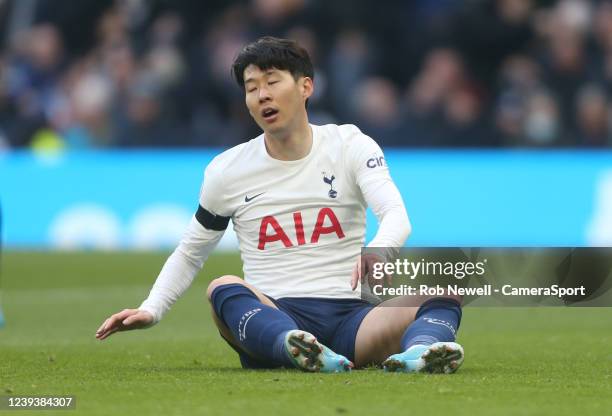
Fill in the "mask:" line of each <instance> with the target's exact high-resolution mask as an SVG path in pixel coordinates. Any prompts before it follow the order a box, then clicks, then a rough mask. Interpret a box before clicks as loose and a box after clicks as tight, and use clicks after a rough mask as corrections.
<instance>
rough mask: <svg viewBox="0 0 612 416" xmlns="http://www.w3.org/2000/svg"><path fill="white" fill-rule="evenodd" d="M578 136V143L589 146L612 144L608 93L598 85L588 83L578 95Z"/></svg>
mask: <svg viewBox="0 0 612 416" xmlns="http://www.w3.org/2000/svg"><path fill="white" fill-rule="evenodd" d="M576 117H577V121H576V125H577V132H576V136H577V139H578V144H579V145H581V146H588V147H602V146H609V145H611V144H612V143H611V141H610V108H609V100H608V98H607V97H606V94H605V92H604V90H603V88H601V87H600V86H598V85H594V84H592V85H586V86H584V87H582V88H581V89H580V91H579V92H578V95H577V97H576Z"/></svg>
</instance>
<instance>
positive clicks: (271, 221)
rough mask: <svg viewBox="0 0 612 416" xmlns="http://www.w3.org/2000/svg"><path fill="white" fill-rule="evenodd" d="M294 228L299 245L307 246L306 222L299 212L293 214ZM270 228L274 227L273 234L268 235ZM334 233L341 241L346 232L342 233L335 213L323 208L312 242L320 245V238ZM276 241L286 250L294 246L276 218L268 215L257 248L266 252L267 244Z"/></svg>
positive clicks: (262, 224) (318, 217)
mask: <svg viewBox="0 0 612 416" xmlns="http://www.w3.org/2000/svg"><path fill="white" fill-rule="evenodd" d="M326 222H329V223H330V225H324V224H325V223H326ZM293 226H294V228H295V238H296V240H297V245H298V246H302V245H304V244H306V238H305V235H304V222H303V221H302V213H301V212H299V211H298V212H294V213H293ZM270 227H272V230H271V233H270V234H268V228H270ZM334 233H335V234H336V236H337V237H338V238H339V239H340V238H344V231H342V226H341V225H340V221H338V218H337V217H336V214H334V211H333V210H332V209H331V208H327V207H325V208H321V210H320V211H319V213H318V214H317V221H316V223H315V226H314V229H313V230H312V234H311V235H310V242H311V243H313V244H314V243H318V242H319V237H321V235H322V234H334ZM275 241H281V242H282V243H283V245H284V246H285V247H286V248H289V247H293V246H294V244H293V242H292V241H291V239H290V238H289V236H288V235H287V233H286V232H285V230H283V227H281V225H280V224H279V223H278V220H277V219H276V218H275V217H274V216H272V215H268V216H266V217H264V218H263V219H262V220H261V224H260V226H259V244H258V245H257V248H258V249H260V250H264V249H265V248H266V244H267V243H273V242H275Z"/></svg>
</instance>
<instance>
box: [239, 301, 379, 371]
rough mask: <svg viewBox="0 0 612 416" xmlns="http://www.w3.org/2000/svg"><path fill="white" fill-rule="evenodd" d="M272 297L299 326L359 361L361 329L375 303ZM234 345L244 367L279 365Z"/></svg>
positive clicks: (280, 308)
mask: <svg viewBox="0 0 612 416" xmlns="http://www.w3.org/2000/svg"><path fill="white" fill-rule="evenodd" d="M268 298H269V299H270V300H271V301H272V302H274V304H275V305H276V307H277V308H278V309H279V310H281V311H283V312H285V313H286V314H287V315H289V317H291V318H292V319H293V320H294V321H295V323H296V325H297V327H298V329H301V330H303V331H306V332H310V333H311V334H313V335H314V336H315V337H317V340H318V341H319V342H321V343H322V344H323V345H325V346H327V347H329V348H331V349H332V350H333V351H334V352H335V353H337V354H341V355H344V356H345V357H346V358H348V359H349V360H351V361H353V362H354V361H355V339H356V338H357V331H358V330H359V326H360V325H361V321H363V318H365V316H366V315H367V314H368V312H370V310H372V308H373V307H374V305H371V304H370V303H368V302H366V301H364V300H361V299H328V298H280V299H273V298H271V297H269V296H268ZM230 345H231V344H230ZM234 349H235V350H236V352H237V353H238V354H239V355H240V363H241V364H242V367H243V368H274V367H278V365H275V363H271V362H265V361H262V360H259V359H255V358H253V357H251V356H249V355H247V354H246V353H244V352H242V351H240V350H238V349H236V348H234Z"/></svg>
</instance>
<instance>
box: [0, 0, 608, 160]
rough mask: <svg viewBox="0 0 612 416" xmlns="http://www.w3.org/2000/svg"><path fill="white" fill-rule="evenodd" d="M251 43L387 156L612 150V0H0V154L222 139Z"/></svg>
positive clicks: (234, 136)
mask: <svg viewBox="0 0 612 416" xmlns="http://www.w3.org/2000/svg"><path fill="white" fill-rule="evenodd" d="M261 35H274V36H280V37H289V38H293V39H296V40H298V41H299V42H300V43H301V44H302V45H303V46H305V47H306V48H307V49H308V51H309V52H310V54H311V57H312V59H313V62H314V64H315V68H316V72H315V96H314V97H313V98H312V99H311V100H310V103H309V111H310V117H311V121H312V122H313V123H315V124H324V123H330V122H333V123H353V124H356V125H358V126H359V127H360V128H361V129H362V130H363V131H364V132H366V133H367V134H369V135H371V136H372V137H374V138H375V139H376V140H377V141H378V142H379V143H381V144H382V145H383V146H410V147H499V146H504V147H517V146H520V147H605V146H610V145H612V138H611V136H612V102H611V99H610V97H611V95H610V93H611V92H612V2H610V1H603V0H602V1H595V0H558V1H557V0H550V1H535V0H463V1H456V0H411V1H405V0H389V1H384V2H378V3H376V2H365V1H363V2H361V1H359V2H355V1H349V0H333V1H322V0H244V1H232V2H230V1H221V0H207V1H200V0H173V1H169V0H122V1H110V0H107V1H100V0H62V1H56V0H27V1H25V0H0V36H1V41H2V44H1V47H0V148H3V149H12V148H23V147H32V148H35V149H36V148H103V147H120V148H129V147H175V146H191V147H198V146H222V147H227V146H232V145H235V144H238V143H241V142H243V141H245V140H248V139H250V138H252V137H254V136H256V135H258V134H259V132H260V131H259V129H258V127H257V126H256V125H255V124H254V122H253V121H252V120H251V119H250V117H249V115H248V112H247V110H246V108H245V106H244V96H243V92H242V90H240V88H239V87H238V86H237V85H236V84H235V82H234V81H233V80H232V78H231V74H230V66H231V63H232V61H233V58H234V57H235V55H236V53H237V52H238V51H239V49H240V48H241V47H242V46H243V45H244V44H246V43H248V42H250V41H252V40H255V39H256V38H258V37H259V36H261Z"/></svg>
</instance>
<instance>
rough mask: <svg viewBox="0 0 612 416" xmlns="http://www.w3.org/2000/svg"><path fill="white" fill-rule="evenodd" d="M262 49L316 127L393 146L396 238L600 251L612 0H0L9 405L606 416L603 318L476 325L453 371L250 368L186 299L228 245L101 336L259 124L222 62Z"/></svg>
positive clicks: (594, 313)
mask: <svg viewBox="0 0 612 416" xmlns="http://www.w3.org/2000/svg"><path fill="white" fill-rule="evenodd" d="M264 34H272V35H277V36H288V37H293V38H295V39H298V40H299V41H300V42H302V43H303V44H304V45H306V47H307V48H308V49H309V51H310V52H311V54H312V56H313V59H314V62H315V66H316V76H315V86H316V96H315V97H313V99H312V100H311V105H310V114H311V120H312V122H314V123H327V122H334V123H354V124H356V125H358V126H359V127H360V128H361V129H362V130H363V131H365V132H366V133H367V134H369V135H371V136H372V137H373V138H375V139H376V140H377V141H378V142H379V143H380V144H381V145H382V146H383V148H384V150H385V153H386V157H387V160H388V163H389V165H390V168H391V173H392V176H393V177H394V179H395V181H396V183H397V184H398V186H399V188H400V189H401V192H402V195H403V197H404V199H405V202H406V206H407V208H408V212H409V214H410V216H411V220H412V222H413V227H414V233H413V235H412V237H411V239H410V240H409V242H408V245H414V246H419V245H420V246H427V245H432V246H449V245H450V246H452V245H457V246H485V245H490V246H597V245H605V246H609V245H610V244H611V243H612V151H611V149H610V146H611V144H612V137H611V136H612V124H611V120H612V117H611V111H612V107H611V105H612V100H611V97H612V96H611V95H610V94H611V90H610V88H611V87H612V5H611V3H610V2H607V1H583V0H559V1H555V0H548V1H547V0H543V1H535V0H465V1H455V0H411V1H400V0H390V1H385V2H376V4H373V3H372V2H365V1H359V2H355V1H348V0H333V1H321V0H244V1H220V0H208V1H198V0H173V1H170V0H167V1H162V0H149V1H146V0H125V1H98V0H81V1H77V0H61V1H55V0H0V206H1V207H2V221H3V227H2V242H3V253H2V254H3V256H2V263H1V266H2V282H1V284H0V286H1V287H0V289H1V291H2V293H1V294H2V298H1V300H0V306H1V308H0V309H1V311H4V313H5V315H6V318H7V319H6V325H5V327H4V328H2V330H0V396H1V395H8V394H24V395H25V394H27V395H35V394H37V395H39V394H47V395H49V394H75V395H76V396H77V411H78V410H80V411H81V412H80V413H83V414H87V415H95V414H100V415H105V414H128V413H129V414H156V413H162V412H163V413H164V414H226V413H232V414H236V413H240V414H245V411H244V409H245V408H247V409H248V414H249V415H257V414H271V413H273V414H295V406H296V403H298V404H299V405H300V406H303V408H304V409H308V410H309V411H311V412H313V413H316V414H322V415H323V414H342V413H349V414H350V413H352V414H364V413H366V412H367V413H370V414H373V413H376V414H396V413H397V412H398V410H401V411H402V413H405V412H406V411H411V412H414V413H427V414H449V413H451V412H452V414H454V415H471V416H472V415H476V414H487V415H490V414H507V415H516V414H525V415H528V414H537V415H543V414H550V415H560V414H571V415H573V414H577V413H581V414H607V413H609V409H611V408H612V397H610V395H609V391H610V389H611V388H612V357H611V356H610V353H609V351H610V349H609V345H610V343H611V342H612V338H611V335H610V331H609V328H610V322H611V320H610V313H609V309H605V308H539V309H527V308H511V309H508V308H506V309H501V308H489V309H486V310H485V309H479V308H466V309H465V311H464V319H463V322H462V327H461V331H460V334H459V341H460V342H461V343H462V344H463V345H464V346H466V351H467V353H468V357H467V360H466V364H465V365H464V367H463V368H462V369H461V371H460V372H458V373H457V374H456V375H454V376H453V377H446V378H445V377H394V376H393V375H389V374H384V373H382V372H380V371H378V370H375V369H371V371H370V370H364V371H359V372H354V373H353V374H350V375H346V376H345V375H339V376H338V377H335V376H332V377H328V378H325V377H320V376H319V375H315V376H312V375H308V374H301V373H298V372H295V371H294V372H291V371H272V372H242V371H240V370H238V362H237V359H236V357H235V354H234V353H233V352H232V351H231V350H230V349H229V348H228V347H227V346H226V345H225V344H224V342H223V341H222V340H220V338H219V336H218V333H217V331H216V330H215V327H214V325H213V323H212V321H211V318H210V313H208V311H207V310H206V306H205V301H204V300H203V295H202V294H203V293H204V290H205V287H206V284H207V282H208V281H209V280H210V279H212V278H214V277H217V276H219V275H221V274H227V273H235V274H240V268H241V263H240V259H239V257H238V256H237V255H236V254H235V253H229V254H227V253H225V254H223V253H222V254H217V255H214V256H212V257H211V259H210V260H209V262H208V263H207V265H206V267H205V268H204V270H203V271H202V272H201V274H200V276H199V277H198V279H196V281H195V282H194V285H193V287H192V288H190V290H189V291H188V292H187V293H186V294H185V296H184V297H183V298H182V299H181V300H180V302H178V303H177V305H176V306H175V307H174V308H173V310H172V312H171V313H169V314H168V316H167V317H166V318H165V319H164V321H162V322H161V323H160V324H159V325H157V326H156V327H155V328H152V329H151V330H147V331H142V332H141V331H136V332H132V333H125V334H121V335H115V336H113V337H112V338H111V339H110V340H108V341H105V342H103V343H99V342H96V341H95V339H94V337H93V333H94V331H95V329H96V328H97V327H98V325H99V324H100V323H101V322H102V320H103V319H104V318H105V317H107V316H108V315H109V314H110V313H113V312H115V311H117V310H120V309H122V308H125V307H135V306H137V305H138V304H139V302H140V301H141V300H142V299H143V298H144V297H145V296H146V294H147V293H148V290H149V288H150V286H151V284H152V282H153V280H154V279H155V277H156V275H157V273H158V272H159V270H160V268H161V266H162V264H163V262H164V260H165V258H166V257H167V255H168V253H169V250H171V248H172V247H173V246H174V245H175V244H176V242H177V240H178V238H179V237H180V234H181V233H182V231H183V229H184V226H185V224H186V223H187V221H188V219H189V217H190V216H191V215H192V213H193V212H194V210H195V208H196V204H197V196H198V192H199V187H200V183H201V179H202V173H203V168H204V166H205V165H206V163H207V162H208V161H209V160H210V159H211V158H212V157H213V156H214V155H215V154H217V153H219V152H220V151H222V150H223V149H225V148H228V147H230V146H233V145H235V144H237V143H240V142H242V141H244V140H246V139H248V138H251V137H253V136H254V135H256V134H258V133H259V132H258V130H257V127H256V126H255V125H254V123H253V122H252V121H251V120H250V119H249V116H248V113H247V112H246V109H245V108H244V103H243V97H242V92H241V91H240V89H239V88H238V87H237V86H236V85H235V83H233V82H232V80H231V78H230V71H229V66H230V63H231V61H232V58H233V57H234V55H235V53H236V51H237V50H238V48H239V47H240V46H242V45H243V44H244V43H246V42H248V41H251V40H253V39H255V38H257V37H258V36H260V35H264ZM247 163H248V162H247ZM374 227H375V221H374V219H373V218H372V216H371V215H370V216H369V218H368V236H369V237H371V236H372V233H373V231H374ZM222 247H223V248H224V249H226V250H230V251H235V240H233V239H232V236H231V234H228V236H227V237H226V240H225V241H224V242H223V244H222ZM58 249H60V250H58ZM134 250H139V251H138V252H134ZM141 250H142V251H141ZM152 250H155V251H152ZM1 311H0V312H1ZM1 316H2V315H1V314H0V322H1V321H2V319H1ZM322 387H324V388H322ZM415 392H418V394H417V395H415V394H414V393H415ZM25 413H26V412H24V414H25Z"/></svg>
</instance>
